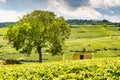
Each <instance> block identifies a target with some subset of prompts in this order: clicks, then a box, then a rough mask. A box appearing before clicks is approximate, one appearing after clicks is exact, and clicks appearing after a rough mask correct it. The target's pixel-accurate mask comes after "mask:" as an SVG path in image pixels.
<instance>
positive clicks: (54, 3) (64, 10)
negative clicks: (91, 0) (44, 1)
mask: <svg viewBox="0 0 120 80" xmlns="http://www.w3.org/2000/svg"><path fill="white" fill-rule="evenodd" d="M49 5H50V6H49V8H50V9H51V10H53V11H57V12H58V13H60V14H62V15H65V16H69V17H75V18H82V19H98V18H100V17H102V15H101V14H100V13H99V12H98V11H96V10H94V9H93V8H89V7H78V8H77V9H75V10H71V9H70V8H69V6H68V5H67V4H65V2H64V0H60V1H58V0H51V1H50V4H49Z"/></svg>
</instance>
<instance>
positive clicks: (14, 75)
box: [0, 57, 120, 80]
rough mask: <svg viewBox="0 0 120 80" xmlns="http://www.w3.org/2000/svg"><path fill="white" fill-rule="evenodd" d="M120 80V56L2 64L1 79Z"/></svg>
mask: <svg viewBox="0 0 120 80" xmlns="http://www.w3.org/2000/svg"><path fill="white" fill-rule="evenodd" d="M66 79H67V80H69V79H70V80H71V79H72V80H120V58H117V57H116V58H101V59H90V60H79V61H71V60H69V61H58V62H44V63H41V64H39V63H23V64H19V65H0V80H66Z"/></svg>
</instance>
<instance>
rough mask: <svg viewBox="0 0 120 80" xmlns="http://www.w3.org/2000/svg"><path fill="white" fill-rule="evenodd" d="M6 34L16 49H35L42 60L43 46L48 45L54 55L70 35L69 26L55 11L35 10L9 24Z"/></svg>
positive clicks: (27, 51) (21, 50)
mask: <svg viewBox="0 0 120 80" xmlns="http://www.w3.org/2000/svg"><path fill="white" fill-rule="evenodd" d="M8 28H9V29H8V31H7V34H6V36H5V38H6V39H8V40H9V43H12V44H13V47H14V48H16V50H20V52H22V53H27V54H30V53H31V51H32V50H33V49H34V50H36V51H37V52H38V53H39V61H40V62H42V50H41V49H42V48H43V47H47V48H49V49H50V52H51V53H52V54H53V55H56V54H58V53H60V52H61V51H62V46H63V44H64V40H65V38H68V36H69V32H70V30H69V27H68V26H67V23H66V21H65V20H64V18H63V17H56V15H55V14H54V13H53V12H48V11H40V10H35V11H34V12H32V13H30V14H27V15H24V16H23V18H22V19H20V20H19V21H18V22H17V23H16V24H14V25H8Z"/></svg>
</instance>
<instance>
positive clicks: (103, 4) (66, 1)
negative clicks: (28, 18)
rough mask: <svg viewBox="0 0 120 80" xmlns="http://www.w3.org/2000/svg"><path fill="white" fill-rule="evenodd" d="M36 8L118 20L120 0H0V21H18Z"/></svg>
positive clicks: (76, 16)
mask: <svg viewBox="0 0 120 80" xmlns="http://www.w3.org/2000/svg"><path fill="white" fill-rule="evenodd" d="M38 9H39V10H49V11H52V12H54V13H55V14H57V15H58V16H63V17H64V18H65V19H100V20H102V19H107V20H109V21H112V22H120V0H0V22H10V21H14V22H15V21H18V20H19V17H22V16H23V15H25V14H27V13H30V12H32V11H34V10H38Z"/></svg>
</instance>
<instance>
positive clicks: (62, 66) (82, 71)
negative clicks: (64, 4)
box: [0, 25, 120, 80]
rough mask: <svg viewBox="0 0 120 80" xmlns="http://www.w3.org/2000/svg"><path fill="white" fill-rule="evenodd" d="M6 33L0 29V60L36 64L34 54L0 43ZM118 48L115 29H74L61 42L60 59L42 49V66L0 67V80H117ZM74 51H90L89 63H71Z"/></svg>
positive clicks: (119, 34) (119, 40)
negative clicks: (62, 47)
mask: <svg viewBox="0 0 120 80" xmlns="http://www.w3.org/2000/svg"><path fill="white" fill-rule="evenodd" d="M6 31H7V28H1V29H0V59H1V60H2V59H16V60H27V61H29V60H34V61H36V60H38V54H37V53H36V52H32V54H31V56H26V55H25V54H22V53H19V52H18V51H16V50H15V49H14V48H12V46H11V45H10V44H8V41H7V40H4V39H3V35H4V34H6ZM119 45H120V31H119V27H110V26H109V27H101V26H99V25H98V26H90V25H89V26H79V25H75V26H73V27H71V35H70V37H69V39H67V40H66V41H65V46H64V55H56V56H51V55H50V54H49V53H47V52H46V51H45V49H43V63H37V62H22V64H15V65H0V80H66V79H68V80H70V79H72V80H120V77H119V75H120V57H119V56H120V46H119ZM77 50H80V51H82V50H86V51H92V52H93V53H92V54H93V56H92V58H93V59H85V60H72V59H73V58H72V56H73V54H74V53H75V52H74V51H77ZM35 53H36V54H35Z"/></svg>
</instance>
